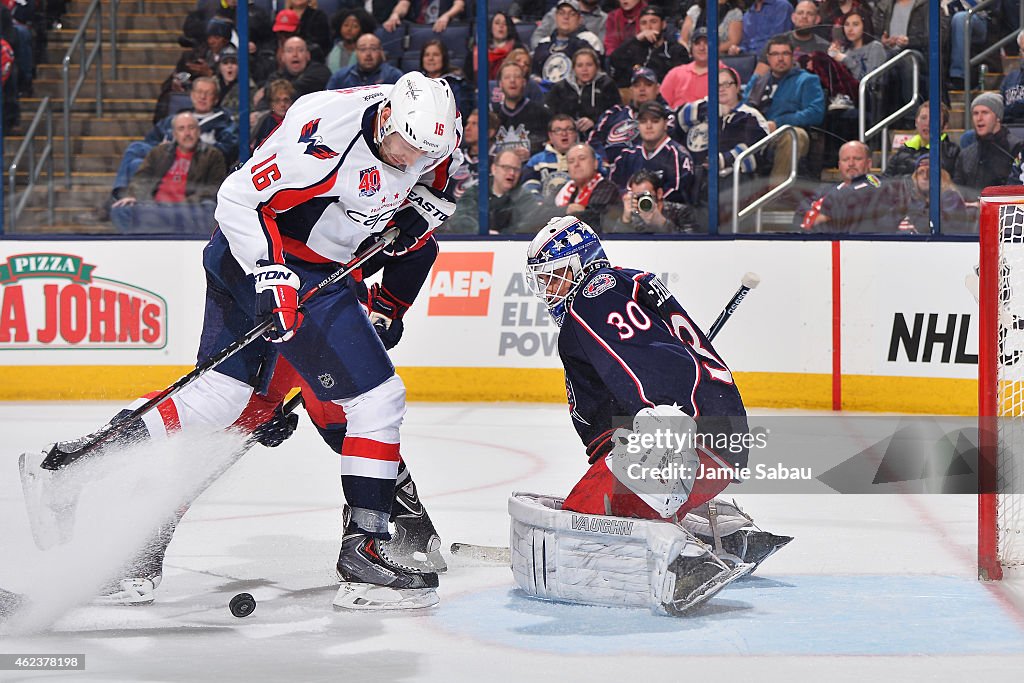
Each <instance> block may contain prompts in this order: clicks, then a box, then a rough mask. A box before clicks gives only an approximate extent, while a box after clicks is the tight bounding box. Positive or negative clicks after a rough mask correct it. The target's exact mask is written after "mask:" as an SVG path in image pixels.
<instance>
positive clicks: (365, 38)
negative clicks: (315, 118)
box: [325, 33, 402, 90]
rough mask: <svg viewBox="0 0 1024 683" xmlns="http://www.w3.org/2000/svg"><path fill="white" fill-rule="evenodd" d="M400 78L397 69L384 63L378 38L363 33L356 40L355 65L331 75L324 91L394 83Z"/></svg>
mask: <svg viewBox="0 0 1024 683" xmlns="http://www.w3.org/2000/svg"><path fill="white" fill-rule="evenodd" d="M401 77H402V72H401V71H399V70H398V68H397V67H394V66H392V65H391V64H388V63H387V62H385V61H384V48H383V46H382V44H381V42H380V38H378V37H377V36H376V35H375V34H373V33H364V34H363V35H361V36H359V39H358V40H356V63H355V64H353V65H352V66H347V67H345V68H343V69H340V70H338V71H335V72H334V73H333V74H331V78H330V80H329V81H327V87H326V88H325V90H339V89H341V88H357V87H359V86H363V85H380V84H381V83H395V82H397V81H398V79H399V78H401Z"/></svg>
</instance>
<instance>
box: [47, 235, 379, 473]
mask: <svg viewBox="0 0 1024 683" xmlns="http://www.w3.org/2000/svg"><path fill="white" fill-rule="evenodd" d="M398 235H399V230H398V228H397V227H392V228H389V229H388V230H385V231H384V232H383V233H382V234H381V235H380V238H379V239H378V240H377V241H376V242H374V243H373V244H371V245H370V246H369V247H367V248H366V249H365V250H363V251H362V252H361V253H359V254H357V255H356V256H355V257H354V258H353V259H352V260H351V261H349V262H348V263H347V264H345V265H344V266H342V267H341V268H339V269H338V270H336V271H334V272H333V273H331V274H330V275H328V276H327V277H326V278H324V279H323V280H322V281H321V282H320V283H319V284H317V285H316V286H314V287H313V288H312V289H310V290H309V291H308V292H306V293H305V294H304V295H303V296H302V299H301V300H300V301H299V305H300V306H301V305H303V304H305V303H307V302H308V301H309V300H310V299H311V298H313V297H314V296H316V295H317V294H318V293H319V292H320V291H322V290H323V289H324V288H325V287H327V286H329V285H331V284H333V283H335V282H337V281H338V280H340V279H342V278H343V277H346V276H347V275H349V274H350V273H351V272H352V271H354V270H356V269H357V268H359V267H360V266H362V265H363V264H364V263H366V261H368V260H369V259H370V258H371V257H373V256H374V255H376V254H377V253H378V252H380V251H381V250H382V249H384V248H385V247H387V246H388V245H389V244H391V243H392V242H394V241H395V240H396V239H397V238H398ZM273 325H274V321H273V319H272V318H270V317H268V318H267V319H266V320H264V321H263V322H261V323H260V324H258V325H257V326H256V327H254V328H252V329H251V330H249V332H247V333H246V334H245V335H243V336H242V337H241V338H239V339H236V340H235V341H234V342H232V343H231V344H229V345H228V346H227V347H225V348H224V349H223V350H221V351H220V352H219V353H217V354H216V355H214V356H213V357H211V358H210V359H208V360H207V361H206V362H204V363H201V364H199V365H197V366H196V368H195V369H194V370H192V372H190V373H188V374H187V375H185V376H184V377H182V378H181V379H179V380H178V381H177V382H175V383H174V384H172V385H170V386H169V387H167V388H166V389H164V390H163V391H161V392H160V393H159V394H157V395H156V396H154V397H153V398H151V399H149V400H148V401H146V402H145V403H144V404H142V405H141V406H139V407H138V408H136V409H135V410H133V411H132V412H130V413H127V414H125V415H124V416H122V417H121V418H120V419H115V420H112V421H111V422H109V423H107V424H106V425H104V426H103V427H101V428H100V429H98V430H96V431H95V432H93V433H92V434H89V435H88V436H85V437H82V438H81V439H77V440H75V441H65V442H58V443H56V444H54V446H53V448H51V449H50V452H49V453H47V454H46V457H45V458H43V462H42V465H41V467H43V469H48V470H59V469H62V468H64V467H67V466H68V465H70V464H71V463H73V462H75V461H76V460H78V459H79V458H81V457H82V456H85V455H88V454H89V453H90V452H92V451H93V450H95V449H96V448H97V447H98V446H100V445H102V444H103V443H105V442H106V441H108V440H109V439H111V438H112V437H114V436H116V435H117V434H119V433H120V432H121V431H122V430H124V429H125V428H127V427H128V425H130V424H132V422H134V421H135V420H136V419H137V418H139V417H141V416H142V415H145V414H146V413H148V412H149V411H151V410H152V409H153V408H156V407H157V406H158V405H160V404H161V403H163V402H164V401H166V400H167V399H169V398H170V397H172V396H174V395H175V394H177V393H178V392H179V391H181V390H182V389H184V388H185V387H187V386H188V385H190V384H192V383H193V382H194V381H196V380H197V379H199V378H200V377H202V376H203V375H205V374H206V373H207V372H209V371H210V370H213V369H214V368H216V367H217V366H218V365H220V364H221V363H223V362H224V361H226V360H227V359H228V358H230V357H231V356H233V355H235V354H236V353H238V352H239V351H241V350H242V349H243V348H245V347H246V346H248V345H249V344H251V343H252V342H254V341H255V340H257V339H259V338H260V337H262V336H263V335H264V333H266V332H267V331H268V330H270V328H271V327H272V326H273Z"/></svg>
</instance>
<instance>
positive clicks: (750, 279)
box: [708, 272, 761, 341]
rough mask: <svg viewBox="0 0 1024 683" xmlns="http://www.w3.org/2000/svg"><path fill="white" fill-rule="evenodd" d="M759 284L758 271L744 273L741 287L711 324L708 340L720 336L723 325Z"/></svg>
mask: <svg viewBox="0 0 1024 683" xmlns="http://www.w3.org/2000/svg"><path fill="white" fill-rule="evenodd" d="M759 284H761V276H760V275H758V274H757V273H750V272H748V273H744V274H743V277H742V278H741V279H740V288H739V289H737V290H736V293H735V294H733V295H732V298H731V299H729V303H727V304H726V305H725V308H723V309H722V312H721V313H719V314H718V317H717V318H715V322H713V323H712V324H711V328H710V329H708V341H713V340H714V338H715V337H717V336H718V333H719V332H721V330H722V327H724V326H725V323H726V321H727V320H729V318H731V317H732V314H733V313H735V312H736V309H737V308H739V306H740V304H741V303H743V299H745V298H746V296H747V293H748V292H749V291H750V290H752V289H754V288H755V287H757V286H758V285H759Z"/></svg>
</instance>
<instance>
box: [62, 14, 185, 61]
mask: <svg viewBox="0 0 1024 683" xmlns="http://www.w3.org/2000/svg"><path fill="white" fill-rule="evenodd" d="M109 27H110V21H109V19H108V20H105V21H104V23H103V45H104V47H109V46H110V39H111V33H110V29H109ZM180 35H181V23H180V22H179V24H178V26H177V27H173V28H170V29H163V28H152V29H127V28H118V29H117V44H118V46H119V47H120V46H121V45H123V44H125V43H137V44H140V45H141V44H145V43H151V44H154V45H177V44H178V36H180ZM74 39H75V33H74V32H73V31H67V30H65V31H61V32H60V33H58V34H56V35H54V36H52V37H50V39H49V41H48V43H49V46H50V47H60V48H61V49H63V50H64V51H65V52H66V51H67V49H68V46H69V45H70V44H71V41H72V40H74ZM104 59H106V54H104Z"/></svg>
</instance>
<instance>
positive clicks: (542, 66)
mask: <svg viewBox="0 0 1024 683" xmlns="http://www.w3.org/2000/svg"><path fill="white" fill-rule="evenodd" d="M584 47H589V48H591V49H593V50H595V51H596V52H598V53H603V52H604V45H603V44H602V42H601V40H600V39H598V37H597V36H596V35H594V34H593V33H591V32H590V31H587V30H585V29H584V28H583V16H582V15H581V14H580V5H579V3H578V2H577V0H559V2H558V4H557V5H556V6H555V31H554V33H552V34H551V37H550V38H546V39H544V40H542V41H540V43H539V44H538V45H537V48H536V49H535V50H534V51H533V71H534V73H535V74H536V75H538V76H540V77H542V78H543V79H544V80H546V81H550V82H552V83H557V82H559V81H561V80H563V79H565V78H566V77H568V76H569V74H570V73H571V72H572V55H574V54H576V51H577V50H579V49H580V48H584Z"/></svg>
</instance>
